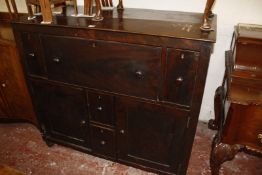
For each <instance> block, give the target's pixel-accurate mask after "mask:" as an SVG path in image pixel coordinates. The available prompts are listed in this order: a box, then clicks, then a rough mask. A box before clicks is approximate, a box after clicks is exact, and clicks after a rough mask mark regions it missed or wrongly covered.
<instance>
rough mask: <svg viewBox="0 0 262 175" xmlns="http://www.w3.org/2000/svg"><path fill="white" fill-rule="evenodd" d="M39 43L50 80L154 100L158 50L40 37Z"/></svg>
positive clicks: (158, 58) (155, 48)
mask: <svg viewBox="0 0 262 175" xmlns="http://www.w3.org/2000/svg"><path fill="white" fill-rule="evenodd" d="M41 42H42V44H43V47H44V52H45V57H46V59H47V60H46V67H47V74H48V77H49V78H50V79H54V80H59V81H65V82H67V83H74V84H81V85H84V86H87V87H90V88H96V89H101V90H107V91H114V92H118V93H123V94H130V95H134V96H143V97H147V98H156V96H157V94H156V93H157V90H158V86H159V83H160V80H159V79H160V68H161V67H160V63H161V62H160V58H161V48H160V47H150V46H143V45H141V46H140V45H134V44H125V43H119V42H109V41H99V40H83V39H77V38H66V37H54V36H42V37H41ZM72 45H74V49H72ZM109 84H110V86H109ZM120 84H121V85H120Z"/></svg>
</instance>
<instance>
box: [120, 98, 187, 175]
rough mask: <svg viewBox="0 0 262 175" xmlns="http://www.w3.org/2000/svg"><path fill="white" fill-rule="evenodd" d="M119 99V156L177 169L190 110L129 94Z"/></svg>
mask: <svg viewBox="0 0 262 175" xmlns="http://www.w3.org/2000/svg"><path fill="white" fill-rule="evenodd" d="M116 103H117V107H116V108H117V109H116V113H117V138H118V149H119V150H118V151H119V152H118V159H119V160H120V161H123V162H129V163H130V162H131V164H132V163H135V164H140V165H142V166H146V167H149V168H153V169H157V170H162V171H166V172H176V171H177V168H178V167H177V166H178V163H179V157H180V156H181V152H180V148H181V145H182V143H183V135H184V132H185V130H186V123H187V119H188V118H187V116H188V112H187V111H183V110H179V109H176V108H170V107H167V106H161V105H156V104H150V103H145V102H138V101H135V100H130V99H128V98H121V99H120V98H118V99H117V102H116Z"/></svg>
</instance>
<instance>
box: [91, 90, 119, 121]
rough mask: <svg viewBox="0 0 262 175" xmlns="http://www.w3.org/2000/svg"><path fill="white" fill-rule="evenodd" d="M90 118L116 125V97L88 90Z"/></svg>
mask: <svg viewBox="0 0 262 175" xmlns="http://www.w3.org/2000/svg"><path fill="white" fill-rule="evenodd" d="M88 103H89V109H90V110H89V111H90V120H91V121H93V122H98V123H102V124H105V125H110V126H114V121H115V120H114V114H113V112H114V99H113V97H112V96H109V95H105V94H101V93H95V92H88Z"/></svg>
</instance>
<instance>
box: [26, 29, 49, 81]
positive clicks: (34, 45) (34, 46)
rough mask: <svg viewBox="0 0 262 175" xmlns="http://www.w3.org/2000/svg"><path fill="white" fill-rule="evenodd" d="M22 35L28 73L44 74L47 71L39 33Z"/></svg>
mask: <svg viewBox="0 0 262 175" xmlns="http://www.w3.org/2000/svg"><path fill="white" fill-rule="evenodd" d="M21 37H22V42H23V52H24V53H23V54H24V59H25V63H26V67H27V71H28V72H27V73H29V74H33V75H39V76H43V75H44V72H45V71H44V65H43V62H42V59H41V56H40V55H41V54H40V50H39V48H40V47H39V38H38V35H37V34H33V33H22V34H21Z"/></svg>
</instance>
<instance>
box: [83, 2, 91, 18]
mask: <svg viewBox="0 0 262 175" xmlns="http://www.w3.org/2000/svg"><path fill="white" fill-rule="evenodd" d="M84 15H88V16H92V15H93V1H92V0H84Z"/></svg>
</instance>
